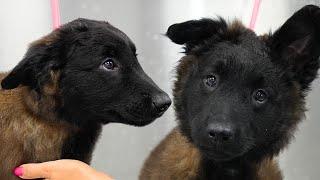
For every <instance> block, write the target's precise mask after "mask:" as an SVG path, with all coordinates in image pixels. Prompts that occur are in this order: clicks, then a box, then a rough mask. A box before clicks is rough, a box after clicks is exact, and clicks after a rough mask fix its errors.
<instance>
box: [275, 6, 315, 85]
mask: <svg viewBox="0 0 320 180" xmlns="http://www.w3.org/2000/svg"><path fill="white" fill-rule="evenodd" d="M271 51H272V53H273V54H274V55H275V58H274V61H275V63H278V64H280V65H282V66H283V67H284V68H286V69H287V71H289V73H291V74H292V76H293V78H294V80H296V81H297V82H299V83H300V85H301V88H302V90H305V89H308V88H309V86H310V84H311V82H312V81H313V80H314V79H315V78H316V76H317V71H318V69H319V55H320V8H319V7H317V6H313V5H308V6H305V7H303V8H302V9H300V10H299V11H297V12H296V13H294V14H293V15H292V16H291V17H290V18H289V19H288V20H287V21H286V22H285V23H284V24H283V26H282V27H281V28H280V29H278V30H277V31H276V32H275V33H274V35H272V37H271Z"/></svg>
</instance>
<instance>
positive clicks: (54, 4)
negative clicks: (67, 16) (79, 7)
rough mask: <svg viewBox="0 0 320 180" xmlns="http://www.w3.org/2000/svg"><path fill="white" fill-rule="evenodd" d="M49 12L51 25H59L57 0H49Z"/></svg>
mask: <svg viewBox="0 0 320 180" xmlns="http://www.w3.org/2000/svg"><path fill="white" fill-rule="evenodd" d="M51 14H52V26H53V29H57V28H59V27H60V25H61V23H60V10H59V0H51Z"/></svg>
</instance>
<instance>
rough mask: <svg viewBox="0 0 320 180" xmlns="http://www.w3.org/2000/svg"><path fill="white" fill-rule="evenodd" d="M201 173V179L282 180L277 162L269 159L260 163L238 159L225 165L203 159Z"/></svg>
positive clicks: (224, 163)
mask: <svg viewBox="0 0 320 180" xmlns="http://www.w3.org/2000/svg"><path fill="white" fill-rule="evenodd" d="M200 172H201V173H200V179H214V180H220V179H221V180H282V175H281V172H280V170H279V167H278V164H277V162H276V161H274V160H273V159H272V158H269V157H266V158H264V159H261V160H260V161H253V160H248V159H245V158H237V159H235V160H232V161H230V162H223V163H218V162H214V161H212V160H208V159H202V162H201V166H200Z"/></svg>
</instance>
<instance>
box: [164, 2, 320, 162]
mask: <svg viewBox="0 0 320 180" xmlns="http://www.w3.org/2000/svg"><path fill="white" fill-rule="evenodd" d="M319 31H320V9H319V8H318V7H315V6H306V7H304V8H303V9H301V10H299V11H298V12H296V13H295V14H294V15H293V16H292V17H291V18H290V19H289V20H288V21H287V22H286V23H285V24H284V25H283V26H282V27H281V28H280V29H279V30H277V31H276V32H275V33H274V34H270V35H268V36H261V37H259V36H257V35H256V34H255V33H254V32H252V31H251V30H249V29H247V28H245V27H243V26H242V25H241V24H240V23H239V22H234V23H232V24H229V25H228V24H227V23H226V22H225V21H224V20H223V19H219V20H212V19H201V20H193V21H187V22H183V23H180V24H174V25H172V26H170V27H169V29H168V32H167V36H168V37H169V38H170V39H171V40H172V41H173V42H175V43H177V44H184V45H185V53H186V56H184V57H183V58H182V59H181V60H180V63H179V65H178V67H177V81H176V83H175V89H174V97H175V108H176V110H177V116H178V118H179V123H180V128H181V129H182V132H183V133H184V134H185V135H186V136H187V137H189V139H190V140H191V142H193V143H194V144H195V145H196V146H197V147H198V148H199V149H200V151H201V152H202V154H203V155H204V157H206V158H209V159H212V160H215V161H229V160H232V159H234V158H237V157H242V156H247V157H248V158H253V159H258V158H261V157H263V156H265V155H274V154H277V153H278V152H279V151H280V149H282V148H283V147H284V146H285V145H286V144H287V143H288V140H289V139H290V136H291V134H292V132H293V129H294V128H295V126H296V124H297V122H299V121H300V119H301V118H302V116H303V112H304V97H305V95H306V92H307V90H308V88H309V86H310V83H311V82H312V81H313V80H314V79H315V77H316V74H317V70H318V68H319V61H318V57H319V54H320V35H319V33H317V32H319Z"/></svg>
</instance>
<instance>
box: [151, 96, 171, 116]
mask: <svg viewBox="0 0 320 180" xmlns="http://www.w3.org/2000/svg"><path fill="white" fill-rule="evenodd" d="M170 105H171V99H170V97H169V96H168V95H167V94H166V93H159V94H156V95H154V96H153V97H152V106H153V108H154V109H155V113H156V116H161V115H162V114H163V113H164V112H165V111H166V110H167V109H168V108H169V107H170Z"/></svg>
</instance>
